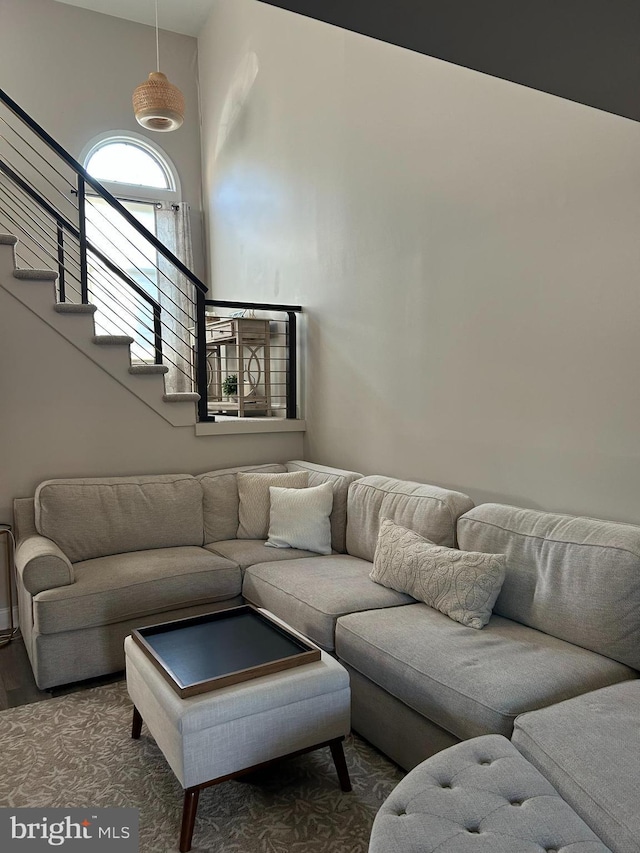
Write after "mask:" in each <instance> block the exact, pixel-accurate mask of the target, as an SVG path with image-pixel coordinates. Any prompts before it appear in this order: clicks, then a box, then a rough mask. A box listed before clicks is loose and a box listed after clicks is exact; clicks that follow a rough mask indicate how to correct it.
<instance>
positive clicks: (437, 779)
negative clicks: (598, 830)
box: [369, 735, 608, 853]
mask: <svg viewBox="0 0 640 853" xmlns="http://www.w3.org/2000/svg"><path fill="white" fill-rule="evenodd" d="M569 850H570V851H571V853H608V851H607V848H606V847H605V846H604V844H602V842H601V841H600V840H599V839H598V838H597V836H596V835H595V834H594V833H593V832H592V831H591V830H590V829H589V827H588V826H587V825H586V824H585V823H584V822H583V821H582V820H581V819H580V818H579V817H578V815H577V814H576V813H575V812H574V811H573V810H572V809H571V807H570V806H569V805H568V804H567V803H566V802H564V800H563V799H562V798H561V797H560V795H559V794H558V792H557V791H556V790H555V789H554V788H553V786H552V785H551V784H550V783H549V782H548V781H547V780H546V779H545V778H544V776H542V775H541V774H540V773H539V772H538V771H537V770H536V769H535V767H532V766H531V764H529V762H528V761H527V760H526V758H523V757H522V755H520V753H519V752H518V750H517V749H516V748H515V747H514V746H513V744H511V743H509V741H508V740H507V739H506V738H504V737H500V735H485V736H484V737H479V738H474V739H473V740H468V741H465V742H464V743H459V744H457V745H456V746H452V747H450V748H449V749H445V750H444V751H442V752H439V753H437V754H436V755H433V756H431V758H428V759H427V760H426V761H423V762H422V764H419V765H418V766H417V767H414V769H413V770H412V771H411V772H410V773H408V774H407V775H406V776H405V777H404V779H402V781H401V782H399V784H398V785H396V787H395V788H394V790H393V791H392V792H391V794H390V795H389V796H388V797H387V799H386V800H385V802H384V803H383V804H382V806H381V808H380V811H379V812H378V814H377V815H376V819H375V821H374V823H373V829H372V832H371V844H370V846H369V853H435V851H437V853H472V851H473V852H474V853H544V851H547V853H551V851H563V853H565V851H567V853H568V851H569Z"/></svg>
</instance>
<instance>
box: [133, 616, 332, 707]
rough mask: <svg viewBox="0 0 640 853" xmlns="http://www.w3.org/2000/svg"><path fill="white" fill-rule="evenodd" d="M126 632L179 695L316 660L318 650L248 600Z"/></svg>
mask: <svg viewBox="0 0 640 853" xmlns="http://www.w3.org/2000/svg"><path fill="white" fill-rule="evenodd" d="M132 637H133V639H134V641H135V642H136V643H137V644H138V645H139V646H140V647H141V649H142V650H143V651H144V652H145V653H146V655H147V656H148V657H149V659H150V660H151V661H152V663H153V664H154V665H155V666H156V667H157V668H158V670H159V671H160V672H161V673H162V675H163V676H164V677H165V678H166V680H167V681H168V682H169V684H170V685H171V686H172V687H173V689H174V690H175V691H176V693H177V694H178V695H179V696H180V697H181V698H182V699H184V698H186V697H188V696H195V695H197V694H199V693H205V692H207V691H209V690H215V689H217V688H220V687H228V686H229V685H231V684H239V683H240V682H242V681H248V680H249V679H251V678H259V677H260V676H263V675H270V674H271V673H274V672H279V671H280V670H284V669H291V668H292V667H295V666H300V665H302V664H307V663H312V662H313V661H317V660H320V651H319V649H317V648H315V647H314V646H312V645H311V644H310V643H307V642H305V641H304V640H303V639H301V638H300V637H299V636H297V635H296V634H293V633H291V632H290V631H288V630H287V629H286V628H285V627H283V626H282V625H281V624H280V623H279V622H276V621H275V620H274V619H271V618H270V617H269V616H267V615H266V614H264V613H262V612H260V611H259V610H257V609H256V608H255V607H253V606H252V605H249V604H246V605H242V606H240V607H232V608H229V609H227V610H218V611H217V612H215V613H208V614H206V615H204V616H194V617H191V618H189V619H179V620H177V621H173V622H167V623H165V624H163V625H150V626H148V627H146V628H138V629H136V630H135V631H132Z"/></svg>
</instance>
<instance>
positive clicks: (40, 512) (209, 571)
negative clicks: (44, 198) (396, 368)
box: [15, 461, 640, 853]
mask: <svg viewBox="0 0 640 853" xmlns="http://www.w3.org/2000/svg"><path fill="white" fill-rule="evenodd" d="M287 470H288V471H301V470H303V471H306V472H307V474H308V485H310V486H313V485H318V484H321V483H323V482H331V483H332V487H333V493H334V506H333V512H332V516H331V532H332V549H333V552H332V553H331V554H330V555H327V556H320V555H318V554H313V553H310V552H305V551H299V550H295V549H273V548H268V547H266V546H265V544H264V541H261V540H251V539H241V538H238V537H237V531H238V524H239V516H238V506H239V497H238V485H237V474H238V472H239V471H255V472H258V473H259V472H265V473H268V472H272V473H276V472H283V471H287ZM123 507H124V512H123V511H122V510H123ZM15 517H16V522H17V529H18V536H19V544H18V549H17V552H16V566H17V570H18V589H19V600H20V620H21V627H22V631H23V634H24V636H25V642H26V644H27V650H28V652H29V655H30V658H31V661H32V665H33V668H34V672H35V674H36V678H37V680H38V683H39V684H40V686H43V687H48V686H51V685H55V684H62V683H65V682H68V681H72V680H78V679H81V678H87V677H90V676H93V675H97V674H100V673H102V672H109V671H115V670H118V669H121V668H122V642H123V639H124V637H125V636H126V634H127V633H128V632H129V631H130V630H131V628H132V627H135V626H139V625H145V624H151V623H153V622H158V621H165V620H166V619H170V618H175V617H180V616H188V615H192V614H193V615H195V614H197V613H201V612H206V611H207V610H211V609H213V608H217V607H226V606H232V605H233V604H235V603H238V602H240V601H248V602H250V603H252V604H255V605H256V606H260V607H265V608H267V609H268V610H270V611H272V612H273V613H275V614H276V616H278V617H280V618H282V619H284V620H285V621H286V622H288V623H289V624H291V625H292V626H293V627H294V628H296V629H297V630H299V631H301V632H302V633H304V634H305V635H307V636H308V637H310V638H311V639H312V640H313V641H315V642H316V643H317V644H318V645H320V646H321V647H322V648H323V649H325V650H327V651H330V652H331V653H333V654H334V655H336V656H337V657H338V659H339V660H340V661H341V662H342V663H343V664H344V666H345V667H346V668H347V669H348V671H349V673H350V677H351V691H352V724H353V728H354V729H355V730H356V731H358V732H359V733H360V734H362V735H364V736H365V737H366V738H367V739H368V740H369V741H371V742H372V743H373V744H375V745H376V746H377V747H379V748H380V749H381V750H382V751H383V752H385V753H386V754H387V755H389V756H390V757H391V758H393V759H394V760H395V761H397V762H398V763H399V764H400V765H401V766H402V767H404V768H405V769H407V770H410V769H411V768H413V767H415V766H416V765H418V764H419V763H420V762H423V761H425V759H429V757H430V756H432V755H434V754H435V753H439V752H440V751H441V750H445V749H447V748H449V747H453V748H454V750H465V749H467V750H471V751H473V749H474V747H473V744H474V743H475V742H476V740H478V742H482V743H484V739H485V738H487V737H489V738H490V739H491V738H493V739H494V740H491V744H492V746H491V749H494V748H495V749H496V750H497V752H498V753H500V755H502V753H503V752H505V750H506V749H507V747H504V746H503V742H504V743H506V742H507V741H506V740H505V739H511V738H512V740H513V744H515V746H516V747H517V749H518V750H519V753H518V754H519V756H520V758H522V761H524V762H525V763H526V764H527V767H529V766H531V767H533V768H537V771H536V772H538V771H541V772H542V774H543V775H544V777H545V778H546V779H547V780H548V781H550V782H551V783H552V784H553V785H555V786H556V788H557V790H558V791H559V792H560V794H561V796H562V797H563V798H564V800H565V801H566V803H567V804H568V807H569V808H570V809H572V810H575V812H576V813H577V814H578V815H580V816H581V817H582V818H583V819H584V821H586V823H587V824H588V825H589V827H590V828H591V831H593V832H595V833H596V835H597V836H598V838H599V839H601V840H602V841H603V842H604V844H606V845H608V847H609V848H610V849H611V850H613V851H614V852H615V853H633V851H638V850H639V849H640V848H639V847H638V845H637V841H633V840H631V839H637V838H638V837H640V823H639V821H638V818H637V817H635V814H636V811H634V808H633V805H632V803H631V798H632V796H633V795H634V794H635V791H636V788H637V787H638V786H639V785H640V771H639V770H638V769H637V766H636V765H637V762H636V763H634V762H633V760H632V757H631V756H633V752H632V751H630V749H629V744H631V747H632V749H633V747H634V746H635V749H636V755H637V746H638V736H639V731H640V726H639V725H638V723H639V722H640V717H639V715H638V711H637V708H638V704H637V700H638V699H640V689H639V688H640V679H638V675H639V672H640V528H637V527H634V526H632V525H626V524H615V523H612V522H605V521H598V520H594V519H584V518H572V517H568V516H560V515H555V514H551V513H543V512H537V511H533V510H524V509H519V508H516V507H508V506H503V505H499V504H483V505H480V506H477V507H474V505H473V502H472V501H471V500H470V498H468V497H467V496H466V495H464V494H462V493H459V492H454V491H451V490H447V489H441V488H438V487H436V486H428V485H425V484H418V483H413V482H408V481H402V480H394V479H392V478H389V477H382V476H369V477H360V475H358V474H357V473H356V472H350V471H341V470H337V469H332V468H326V467H324V466H319V465H313V464H311V463H306V462H301V461H295V462H290V463H287V465H285V466H283V465H267V466H254V467H245V468H236V469H227V470H224V471H213V472H208V473H206V474H202V475H200V476H199V477H190V476H188V475H174V476H172V477H167V476H163V477H146V478H144V477H143V478H115V479H111V480H80V481H78V480H76V481H49V482H48V483H45V484H42V485H41V486H40V487H39V489H38V490H37V492H36V495H35V499H25V500H18V501H16V504H15ZM381 518H389V519H391V520H392V521H394V522H396V523H397V524H399V525H402V526H404V527H406V528H409V529H411V530H414V531H416V532H417V533H419V534H421V535H422V536H423V537H425V538H427V539H429V540H430V541H431V542H434V543H436V544H439V545H445V546H447V547H450V548H451V547H457V548H459V549H461V550H463V551H474V552H483V553H488V554H495V553H500V554H505V556H506V567H507V568H506V578H505V581H504V584H503V586H502V591H501V593H500V595H499V597H498V599H497V601H496V603H495V606H494V608H493V615H492V616H491V619H490V621H489V623H488V625H487V626H486V627H485V628H483V629H482V630H475V629H473V628H468V627H465V626H463V625H461V624H459V623H458V622H455V621H452V620H451V619H449V618H448V617H447V616H445V615H444V614H443V613H440V612H438V611H437V610H434V609H432V608H430V607H428V606H427V605H426V604H422V603H419V602H416V601H415V599H413V598H411V597H410V596H409V595H407V594H406V593H403V592H398V591H396V590H394V589H389V588H387V587H384V586H381V585H380V584H377V583H375V582H374V581H373V580H371V578H370V577H369V574H370V572H371V569H372V563H373V559H374V554H375V549H376V543H377V536H378V527H379V524H380V519H381ZM576 730H577V731H578V733H577V734H576ZM580 731H582V732H585V733H587V734H586V736H585V737H581V736H580V734H579V732H580ZM496 738H497V740H495V739H496ZM466 744H471V746H466ZM513 744H509V745H508V750H513V748H514V747H513ZM483 748H484V747H483ZM487 748H488V747H487ZM590 750H592V751H593V752H594V755H595V756H596V759H597V760H595V761H592V760H590ZM480 752H481V749H480V747H478V748H477V749H476V750H475V752H474V758H473V761H472V762H471V763H472V764H473V762H474V761H475V760H476V758H477V755H479V754H480ZM447 755H448V753H447V752H444V753H441V755H440V756H438V760H439V761H441V762H442V761H446V756H447ZM456 755H458V758H457V759H456V757H455V756H456ZM505 755H506V753H505ZM442 756H445V757H444V758H442ZM451 760H452V762H453V761H455V760H458V761H462V762H463V763H464V761H463V758H462V757H460V755H459V753H454V754H453V757H452V759H451ZM496 760H497V759H496ZM505 760H506V759H505ZM427 763H428V762H427ZM482 763H483V762H480V764H482ZM490 763H491V762H490ZM421 766H422V765H421ZM470 773H471V776H473V775H474V773H475V771H474V770H473V768H472V769H471V770H470ZM427 775H429V774H427ZM409 776H411V774H409ZM525 776H526V777H527V778H528V779H529V780H530V781H531V784H532V786H533V787H532V790H533V789H535V786H536V784H538V783H537V782H536V781H535V774H533V775H532V774H531V773H530V772H529V771H528V770H527V772H526V773H524V775H523V778H524V777H525ZM429 778H431V776H429ZM407 779H409V777H407ZM407 784H409V783H407ZM492 784H493V782H492ZM495 785H497V786H498V787H500V786H501V785H502V783H501V782H500V781H499V778H498V781H496V782H495ZM503 787H504V786H503ZM503 793H504V792H503ZM494 794H495V791H494ZM411 796H413V794H412V795H411ZM532 796H533V795H532ZM412 802H413V800H412ZM505 802H506V801H505ZM447 808H448V806H447ZM552 808H555V806H552ZM407 813H408V812H407ZM572 813H573V811H572ZM399 814H400V816H403V815H404V814H405V811H401V812H399ZM524 814H525V812H524V811H523V815H524ZM395 817H397V815H395ZM383 818H384V821H386V823H385V824H384V825H385V830H384V832H383V836H384V837H382V836H380V835H378V840H377V841H376V844H377V845H378V846H376V847H375V850H376V851H378V850H380V851H382V850H385V851H387V850H389V851H392V850H396V849H397V850H398V851H400V850H402V851H403V853H404V850H405V849H406V850H414V849H415V850H420V851H423V850H426V849H427V847H421V846H419V844H418V846H415V845H414V846H405V847H403V846H402V845H401V846H399V847H398V846H397V845H396V846H394V844H396V841H397V838H398V837H400V838H403V839H404V840H405V842H407V843H408V838H409V836H407V835H406V831H407V826H408V825H404V824H402V822H400V824H398V826H400V827H401V829H400V830H398V831H400V836H398V835H397V832H396V829H395V828H394V829H392V830H389V831H388V832H387V829H388V827H389V826H391V827H395V826H396V824H395V823H394V813H393V807H391V813H388V814H386V817H385V816H384V815H381V820H382V819H383ZM387 818H388V820H387ZM509 820H512V818H509ZM569 823H571V824H572V825H573V823H572V821H569ZM579 823H580V822H579V821H578V824H576V826H578V825H579ZM418 825H420V824H416V826H418ZM518 825H520V824H518ZM458 829H459V827H458ZM463 830H464V832H467V829H464V828H463ZM456 832H457V830H456ZM403 833H405V834H403ZM455 834H456V833H455V832H454V833H453V834H452V836H451V837H452V838H455ZM534 835H535V833H534ZM534 835H531V838H529V841H530V842H531V843H533V841H534ZM578 835H579V832H578ZM516 836H517V833H516ZM514 837H515V836H514ZM381 838H382V840H380V839H381ZM536 838H537V837H536ZM394 839H395V840H394ZM485 841H486V839H485ZM494 841H495V839H494ZM529 841H527V839H526V832H525V839H524V841H523V845H524V846H521V845H520V841H518V842H513V843H514V845H515V846H513V847H512V848H509V847H508V846H507V847H504V844H503V846H502V847H501V846H500V845H497V846H494V847H493V848H492V847H491V844H490V845H489V847H486V848H484V847H483V848H474V849H483V850H484V849H487V850H488V849H495V850H501V849H503V847H504V849H505V850H512V851H514V853H515V851H516V850H520V849H522V850H523V851H528V850H529V849H540V846H538V847H535V848H534V847H527V846H526V844H527V843H529ZM538 841H539V839H537V840H536V844H537V843H538ZM587 842H588V839H587ZM587 842H585V843H587ZM372 843H373V842H372ZM403 843H404V842H403ZM456 843H457V842H455V840H454V841H453V842H452V844H453V845H454V846H451V847H450V848H446V847H445V848H443V851H442V853H444V850H445V849H451V850H457V849H460V850H467V847H466V846H464V845H462V846H459V847H456V846H455V844H456ZM567 843H568V842H567ZM571 843H574V842H573V841H572V842H571ZM581 843H582V842H581ZM465 844H466V841H465ZM597 844H599V845H600V846H595V847H593V848H589V847H588V846H587V847H585V848H584V849H585V851H586V850H592V851H593V853H595V851H596V850H602V849H606V848H604V847H603V845H602V843H601V842H597ZM634 844H635V846H634ZM468 849H471V848H468ZM542 849H549V850H551V849H555V848H554V847H553V845H552V844H551V843H549V845H548V847H547V848H544V847H543V848H542ZM576 849H581V848H576Z"/></svg>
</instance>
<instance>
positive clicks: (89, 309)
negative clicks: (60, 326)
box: [53, 302, 98, 314]
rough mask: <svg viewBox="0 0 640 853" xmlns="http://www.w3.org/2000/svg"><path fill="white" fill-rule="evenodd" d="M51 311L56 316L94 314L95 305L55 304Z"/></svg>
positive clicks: (96, 307) (96, 308)
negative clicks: (54, 312)
mask: <svg viewBox="0 0 640 853" xmlns="http://www.w3.org/2000/svg"><path fill="white" fill-rule="evenodd" d="M53 310H54V311H56V312H57V313H58V314H95V313H96V311H97V310H98V306H97V305H82V304H81V303H78V302H56V304H55V305H54V306H53Z"/></svg>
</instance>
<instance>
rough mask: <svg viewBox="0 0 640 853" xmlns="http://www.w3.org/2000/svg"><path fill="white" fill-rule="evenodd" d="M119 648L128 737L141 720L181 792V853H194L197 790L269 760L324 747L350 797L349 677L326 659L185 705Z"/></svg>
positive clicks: (142, 657) (140, 659)
mask: <svg viewBox="0 0 640 853" xmlns="http://www.w3.org/2000/svg"><path fill="white" fill-rule="evenodd" d="M124 646H125V659H126V670H127V689H128V691H129V696H130V697H131V700H132V702H133V704H134V706H135V707H134V712H133V727H132V733H131V734H132V737H134V738H137V737H139V736H140V732H141V726H142V722H143V720H144V722H145V723H146V725H147V727H148V729H149V731H150V732H151V734H152V735H153V737H154V739H155V741H156V743H157V744H158V746H159V747H160V749H161V750H162V752H163V754H164V756H165V758H166V759H167V762H168V763H169V766H170V767H171V769H172V770H173V772H174V773H175V775H176V776H177V778H178V780H179V782H180V784H181V785H182V787H183V788H184V807H183V813H182V828H181V833H180V850H181V851H182V853H185V851H187V850H190V849H191V839H192V836H193V829H194V824H195V816H196V810H197V808H198V797H199V794H200V790H201V789H202V788H206V787H208V786H209V785H214V784H216V783H218V782H222V781H225V780H227V779H231V778H234V777H236V776H240V775H242V774H243V773H246V772H248V771H250V770H254V769H256V768H258V767H260V766H262V765H265V764H268V763H270V762H271V761H273V760H274V759H277V758H282V757H285V756H287V757H288V756H293V755H299V754H301V753H304V752H310V751H311V750H313V749H319V748H320V747H325V746H328V747H330V748H331V753H332V755H333V760H334V763H335V766H336V770H337V772H338V778H339V781H340V785H341V787H342V790H343V791H349V790H351V785H350V782H349V774H348V771H347V765H346V762H345V759H344V752H343V750H342V740H343V739H344V737H345V735H347V734H348V733H349V729H350V699H351V696H350V689H349V676H348V674H347V672H346V670H345V669H344V668H343V667H342V666H341V665H340V664H339V663H338V662H337V661H336V660H334V659H333V658H332V657H331V656H330V655H328V654H327V653H326V652H322V655H321V659H320V660H319V661H317V662H314V663H309V664H305V665H303V666H298V667H295V668H293V669H289V670H284V671H281V672H276V673H274V674H272V675H265V676H262V677H260V678H256V679H253V680H251V681H245V682H242V683H240V684H235V685H233V686H229V687H223V688H221V689H217V690H213V691H211V692H208V693H202V694H200V695H197V696H192V697H189V698H186V699H182V698H180V696H178V694H177V693H176V691H174V690H173V688H172V687H171V686H170V685H169V684H168V682H167V681H166V680H165V679H164V678H163V677H162V675H161V674H160V673H159V671H158V670H157V669H156V667H155V666H154V665H153V664H152V663H151V661H150V660H149V658H148V657H147V656H146V654H145V653H144V652H143V651H142V650H141V649H140V648H139V646H138V645H136V644H135V643H134V641H133V640H132V638H131V637H127V639H126V640H125V644H124Z"/></svg>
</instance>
